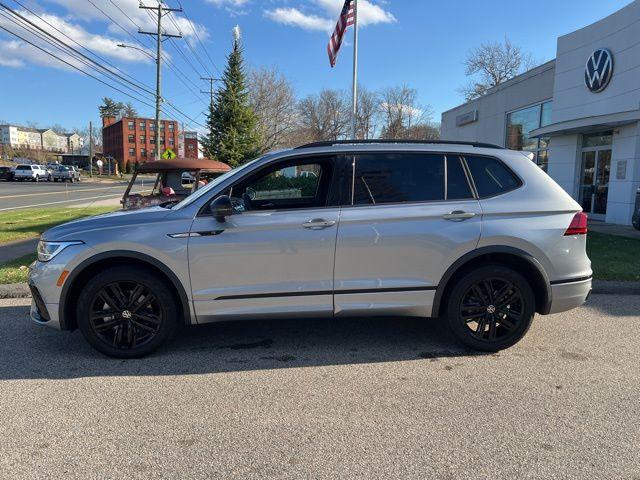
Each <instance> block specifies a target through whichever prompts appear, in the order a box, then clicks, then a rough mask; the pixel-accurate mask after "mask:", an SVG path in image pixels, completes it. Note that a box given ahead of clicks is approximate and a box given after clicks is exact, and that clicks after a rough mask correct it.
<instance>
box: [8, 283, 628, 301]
mask: <svg viewBox="0 0 640 480" xmlns="http://www.w3.org/2000/svg"><path fill="white" fill-rule="evenodd" d="M592 293H593V294H595V295H640V282H612V281H605V280H594V281H593V292H592ZM30 297H31V292H30V291H29V287H28V286H27V284H26V283H10V284H9V285H0V299H5V298H30Z"/></svg>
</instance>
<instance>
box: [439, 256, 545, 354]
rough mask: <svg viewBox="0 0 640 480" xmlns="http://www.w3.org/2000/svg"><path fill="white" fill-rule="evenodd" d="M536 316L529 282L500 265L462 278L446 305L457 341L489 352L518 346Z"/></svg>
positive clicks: (447, 315)
mask: <svg viewBox="0 0 640 480" xmlns="http://www.w3.org/2000/svg"><path fill="white" fill-rule="evenodd" d="M489 292H490V293H489ZM534 315H535V296H534V294H533V290H532V288H531V286H530V285H529V283H528V282H527V280H525V278H524V277H523V276H522V275H520V274H519V273H517V272H515V271H514V270H512V269H510V268H508V267H503V266H500V265H489V266H485V267H480V268H477V269H475V270H472V271H470V272H468V273H466V274H464V275H463V276H462V277H461V278H458V279H457V281H456V283H455V285H454V286H453V289H452V290H451V293H450V295H449V296H448V300H447V304H446V318H447V322H448V324H449V328H450V329H451V332H452V333H453V335H454V336H455V337H456V339H458V340H459V341H460V342H461V343H463V344H464V345H466V346H467V347H470V348H472V349H474V350H480V351H485V352H496V351H498V350H503V349H505V348H509V347H511V346H513V345H515V344H516V343H517V342H518V341H520V339H521V338H522V337H524V335H525V334H526V333H527V331H528V330H529V327H530V326H531V322H532V321H533V317H534Z"/></svg>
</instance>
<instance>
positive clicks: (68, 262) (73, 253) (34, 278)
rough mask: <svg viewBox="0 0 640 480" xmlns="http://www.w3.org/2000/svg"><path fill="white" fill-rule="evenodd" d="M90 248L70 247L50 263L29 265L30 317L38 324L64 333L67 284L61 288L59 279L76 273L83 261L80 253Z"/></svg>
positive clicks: (81, 246)
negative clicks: (63, 299)
mask: <svg viewBox="0 0 640 480" xmlns="http://www.w3.org/2000/svg"><path fill="white" fill-rule="evenodd" d="M87 249H88V247H87V246H86V245H74V246H70V247H67V248H65V249H64V250H63V251H62V252H60V253H59V254H58V255H56V256H55V257H54V258H53V259H52V260H50V261H49V262H39V261H35V262H33V263H32V264H31V265H30V266H29V282H28V283H29V288H30V289H31V296H32V301H31V312H30V316H31V320H33V321H34V322H35V323H37V324H39V325H46V326H47V327H51V328H55V329H57V330H64V328H65V326H64V321H63V319H62V318H60V301H61V295H62V290H63V287H64V283H63V284H62V285H60V286H58V279H59V278H60V275H61V274H62V272H63V271H64V270H69V271H72V270H73V268H74V267H75V266H76V265H77V264H78V263H79V262H80V261H81V260H82V259H83V257H82V255H79V254H82V253H84V252H82V250H87ZM87 252H88V250H87Z"/></svg>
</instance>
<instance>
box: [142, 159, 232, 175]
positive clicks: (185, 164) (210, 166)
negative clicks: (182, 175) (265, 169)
mask: <svg viewBox="0 0 640 480" xmlns="http://www.w3.org/2000/svg"><path fill="white" fill-rule="evenodd" d="M198 170H205V171H207V172H213V173H226V172H228V171H229V170H231V167H230V166H229V165H227V164H226V163H222V162H219V161H217V160H209V159H208V158H174V159H173V160H158V161H157V162H156V161H153V162H145V163H142V164H140V165H138V170H137V172H138V173H158V172H191V171H198Z"/></svg>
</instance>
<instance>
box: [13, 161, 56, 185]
mask: <svg viewBox="0 0 640 480" xmlns="http://www.w3.org/2000/svg"><path fill="white" fill-rule="evenodd" d="M48 176H49V172H48V171H47V170H46V169H45V168H44V167H43V166H42V165H36V164H33V165H18V166H17V167H16V170H15V173H14V177H13V178H14V180H17V181H19V182H21V181H23V180H32V181H34V182H39V181H40V180H47V177H48Z"/></svg>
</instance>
